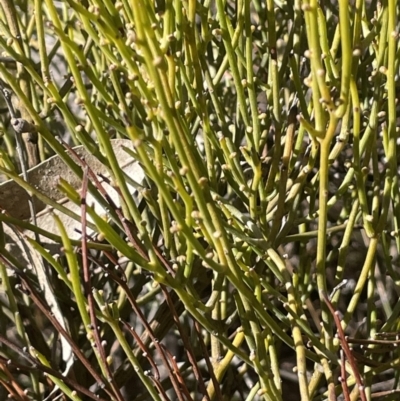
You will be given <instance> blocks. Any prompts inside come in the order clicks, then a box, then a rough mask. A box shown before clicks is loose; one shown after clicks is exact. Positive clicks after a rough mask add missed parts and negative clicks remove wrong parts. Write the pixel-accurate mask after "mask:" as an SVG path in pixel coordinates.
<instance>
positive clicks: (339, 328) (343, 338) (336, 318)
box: [322, 293, 367, 401]
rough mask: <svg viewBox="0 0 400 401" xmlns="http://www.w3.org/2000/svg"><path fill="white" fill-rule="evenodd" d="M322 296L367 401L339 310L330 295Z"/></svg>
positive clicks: (362, 397)
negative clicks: (336, 309)
mask: <svg viewBox="0 0 400 401" xmlns="http://www.w3.org/2000/svg"><path fill="white" fill-rule="evenodd" d="M322 296H323V298H324V301H325V303H326V305H327V306H328V309H329V311H330V312H331V314H332V316H333V319H334V321H335V324H336V328H337V336H338V338H339V340H340V345H341V346H342V349H343V351H344V353H345V355H346V357H347V359H348V361H349V363H350V366H351V368H352V370H353V374H354V378H355V380H356V383H357V386H358V390H359V392H360V397H361V400H362V401H367V396H366V395H365V388H364V383H363V381H362V378H361V375H360V371H359V370H358V366H357V362H356V360H355V358H354V356H353V353H352V351H351V349H350V347H349V344H348V343H347V340H346V336H345V334H344V331H343V329H342V325H341V323H340V319H339V316H338V312H337V311H335V308H334V307H333V305H332V303H331V301H330V300H329V298H328V296H327V295H326V294H325V293H322Z"/></svg>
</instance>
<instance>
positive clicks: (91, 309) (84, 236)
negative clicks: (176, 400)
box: [81, 167, 123, 401]
mask: <svg viewBox="0 0 400 401" xmlns="http://www.w3.org/2000/svg"><path fill="white" fill-rule="evenodd" d="M87 189H88V167H85V169H84V171H83V178H82V191H81V225H82V268H83V282H84V286H85V291H86V297H87V300H88V306H89V316H90V322H91V326H92V330H93V335H94V340H95V344H96V348H97V352H98V354H99V357H100V359H101V362H102V364H103V368H104V369H105V371H106V373H107V376H108V377H107V380H108V381H109V382H110V385H111V388H112V389H113V392H114V394H115V397H116V398H117V400H118V401H123V396H122V394H121V392H120V390H119V388H118V386H117V384H116V383H115V380H114V376H113V374H112V372H111V369H110V366H109V364H108V363H107V357H106V353H105V350H104V347H103V344H102V342H101V338H100V333H99V330H98V326H97V319H96V304H95V301H94V297H93V292H92V284H91V280H90V270H89V264H88V247H87V232H86V222H87V220H86V195H87Z"/></svg>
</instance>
